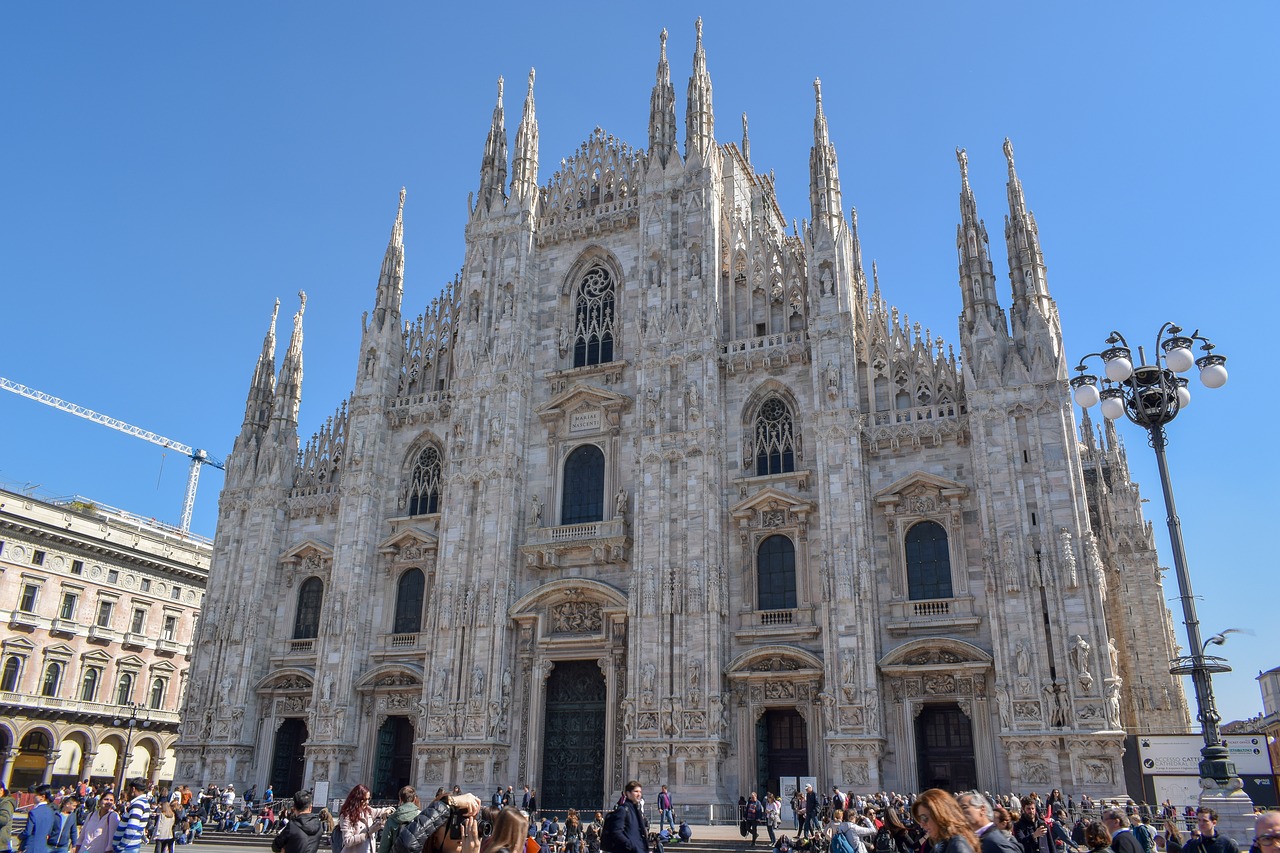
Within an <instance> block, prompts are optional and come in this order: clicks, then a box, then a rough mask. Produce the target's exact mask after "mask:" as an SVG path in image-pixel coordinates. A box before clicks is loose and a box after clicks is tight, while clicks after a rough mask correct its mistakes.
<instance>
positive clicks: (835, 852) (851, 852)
mask: <svg viewBox="0 0 1280 853" xmlns="http://www.w3.org/2000/svg"><path fill="white" fill-rule="evenodd" d="M852 816H853V812H851V811H850V812H846V811H845V810H844V809H836V810H835V811H834V812H832V814H831V819H832V823H831V830H830V832H831V853H867V848H866V845H865V844H863V843H862V839H864V838H870V837H871V836H873V835H875V834H876V828H875V826H867V825H866V824H865V823H863V822H862V821H858V822H854V821H852V820H849V818H850V817H852Z"/></svg>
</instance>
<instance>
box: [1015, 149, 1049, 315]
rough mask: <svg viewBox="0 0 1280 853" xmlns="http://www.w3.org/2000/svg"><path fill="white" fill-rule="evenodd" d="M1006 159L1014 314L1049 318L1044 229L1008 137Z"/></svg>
mask: <svg viewBox="0 0 1280 853" xmlns="http://www.w3.org/2000/svg"><path fill="white" fill-rule="evenodd" d="M1004 157H1005V160H1007V161H1008V163H1009V182H1008V184H1007V185H1006V190H1007V192H1008V196H1009V215H1008V216H1006V217H1005V220H1004V242H1005V246H1006V248H1007V249H1008V252H1009V281H1010V283H1011V284H1012V286H1013V305H1014V311H1015V313H1016V314H1023V313H1025V310H1026V308H1027V306H1029V305H1030V306H1034V307H1035V309H1036V310H1037V311H1039V313H1040V314H1041V316H1043V317H1045V318H1048V317H1049V316H1050V313H1051V312H1052V310H1053V306H1052V302H1053V300H1052V299H1051V298H1050V296H1049V284H1048V279H1047V277H1046V275H1045V266H1044V253H1043V252H1042V251H1041V249H1040V229H1039V228H1038V227H1037V226H1036V218H1035V215H1034V214H1032V213H1031V211H1029V210H1027V199H1026V196H1025V195H1024V194H1023V192H1022V181H1021V180H1019V178H1018V170H1017V169H1016V168H1014V165H1013V143H1012V142H1010V141H1009V139H1008V138H1007V137H1006V138H1005V140H1004Z"/></svg>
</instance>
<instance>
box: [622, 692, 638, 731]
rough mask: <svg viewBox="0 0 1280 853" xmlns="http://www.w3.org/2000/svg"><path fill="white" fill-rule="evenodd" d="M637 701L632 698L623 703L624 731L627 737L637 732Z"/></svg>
mask: <svg viewBox="0 0 1280 853" xmlns="http://www.w3.org/2000/svg"><path fill="white" fill-rule="evenodd" d="M635 730H636V703H635V702H632V701H631V700H630V699H628V700H627V701H625V702H623V703H622V731H623V733H624V734H625V735H626V736H627V737H631V736H632V735H633V734H635Z"/></svg>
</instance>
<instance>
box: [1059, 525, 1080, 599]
mask: <svg viewBox="0 0 1280 853" xmlns="http://www.w3.org/2000/svg"><path fill="white" fill-rule="evenodd" d="M1058 540H1059V541H1060V542H1061V544H1062V563H1063V565H1064V566H1066V569H1067V585H1068V586H1072V587H1074V586H1077V585H1078V584H1079V583H1080V580H1079V577H1078V574H1077V572H1076V549H1075V548H1074V547H1073V545H1072V542H1071V531H1070V530H1067V528H1065V527H1063V528H1060V529H1059V530H1058Z"/></svg>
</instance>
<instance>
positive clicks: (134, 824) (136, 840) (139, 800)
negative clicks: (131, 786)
mask: <svg viewBox="0 0 1280 853" xmlns="http://www.w3.org/2000/svg"><path fill="white" fill-rule="evenodd" d="M150 819H151V800H150V799H149V798H148V797H147V795H146V794H140V795H138V796H137V797H134V798H133V800H131V801H130V802H129V810H128V811H127V812H125V817H124V820H122V821H120V825H119V826H117V827H116V834H115V837H114V838H112V839H111V849H112V850H113V851H114V853H132V851H136V850H140V849H142V841H143V833H144V831H145V830H146V828H147V821H148V820H150Z"/></svg>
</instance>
